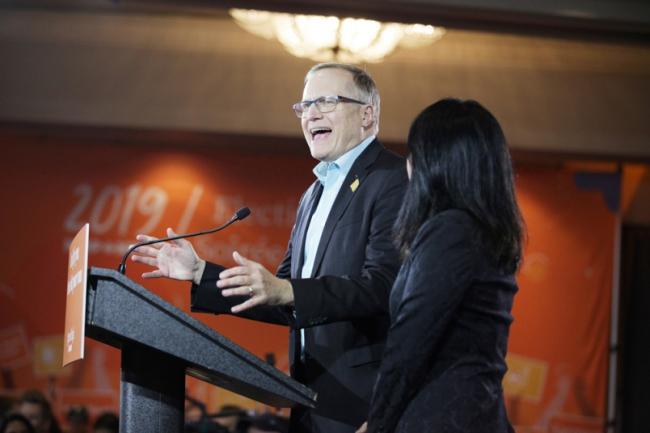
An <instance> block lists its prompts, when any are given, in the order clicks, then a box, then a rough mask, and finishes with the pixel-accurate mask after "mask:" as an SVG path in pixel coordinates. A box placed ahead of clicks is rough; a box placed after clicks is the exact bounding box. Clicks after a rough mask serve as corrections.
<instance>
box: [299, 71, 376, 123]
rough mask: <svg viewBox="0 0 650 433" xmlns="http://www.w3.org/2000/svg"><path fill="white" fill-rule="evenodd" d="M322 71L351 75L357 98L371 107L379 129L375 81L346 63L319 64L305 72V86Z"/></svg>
mask: <svg viewBox="0 0 650 433" xmlns="http://www.w3.org/2000/svg"><path fill="white" fill-rule="evenodd" d="M323 69H341V70H343V71H348V72H349V73H351V74H352V80H353V82H354V85H355V87H356V88H357V90H358V91H359V95H358V97H359V98H360V100H361V101H363V102H367V103H368V104H370V105H372V107H373V113H374V117H375V119H374V120H375V128H379V109H380V102H381V101H380V99H379V91H378V90H377V85H376V84H375V80H373V79H372V77H371V76H370V74H368V72H366V71H364V70H363V69H361V68H359V67H358V66H354V65H348V64H346V63H319V64H318V65H315V66H313V67H312V68H311V69H310V70H309V71H307V75H305V84H306V83H307V81H308V80H309V79H310V78H311V76H312V75H314V74H315V73H316V72H318V71H321V70H323ZM342 96H346V95H342Z"/></svg>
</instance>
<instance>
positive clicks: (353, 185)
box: [350, 178, 359, 192]
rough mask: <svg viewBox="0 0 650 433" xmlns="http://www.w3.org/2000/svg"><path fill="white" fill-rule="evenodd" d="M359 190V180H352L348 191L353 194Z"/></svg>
mask: <svg viewBox="0 0 650 433" xmlns="http://www.w3.org/2000/svg"><path fill="white" fill-rule="evenodd" d="M357 188H359V178H357V179H354V181H353V182H352V183H351V184H350V189H351V190H352V192H355V191H356V190H357Z"/></svg>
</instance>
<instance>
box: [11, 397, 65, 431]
mask: <svg viewBox="0 0 650 433" xmlns="http://www.w3.org/2000/svg"><path fill="white" fill-rule="evenodd" d="M18 412H19V413H20V414H21V415H23V416H24V417H25V418H27V419H28V420H29V422H30V423H31V424H32V426H33V427H34V430H35V431H36V433H50V432H51V431H52V430H53V429H54V428H55V426H57V425H58V424H56V420H55V419H54V415H53V414H52V407H51V406H50V402H49V401H48V400H47V398H45V396H44V395H43V393H42V392H40V391H37V390H30V391H26V392H25V393H24V394H23V395H22V396H21V397H20V399H19V400H18ZM57 430H58V429H57Z"/></svg>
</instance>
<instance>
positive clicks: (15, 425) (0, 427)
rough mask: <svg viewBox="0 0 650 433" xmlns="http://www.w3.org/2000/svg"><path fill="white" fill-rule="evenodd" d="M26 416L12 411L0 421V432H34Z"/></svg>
mask: <svg viewBox="0 0 650 433" xmlns="http://www.w3.org/2000/svg"><path fill="white" fill-rule="evenodd" d="M35 432H36V431H35V430H34V427H33V426H32V424H31V423H30V422H29V420H28V419H27V418H25V417H24V416H22V415H21V414H19V413H12V414H10V415H7V417H6V418H4V419H3V420H2V422H1V423H0V433H35Z"/></svg>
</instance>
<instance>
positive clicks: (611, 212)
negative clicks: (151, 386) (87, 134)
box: [0, 137, 618, 432]
mask: <svg viewBox="0 0 650 433" xmlns="http://www.w3.org/2000/svg"><path fill="white" fill-rule="evenodd" d="M5 141H6V140H5ZM9 144H10V145H9V146H7V145H6V146H4V149H5V151H4V152H5V154H4V156H3V158H2V160H1V161H0V173H1V174H0V176H2V185H3V186H2V190H1V191H0V203H2V205H3V211H2V226H1V233H0V235H1V236H2V239H3V241H4V243H5V246H6V247H5V248H3V253H2V260H0V305H2V312H1V315H0V344H1V347H2V349H1V350H0V368H1V369H2V372H3V374H2V380H3V383H2V390H3V393H4V394H10V395H16V394H18V393H20V392H21V391H22V390H24V389H27V388H31V387H36V388H40V389H42V390H46V391H47V393H48V395H49V396H50V397H51V398H52V400H53V402H54V403H55V407H56V408H57V410H58V413H59V414H60V413H62V411H64V410H65V409H67V407H68V406H69V405H71V404H85V405H87V406H88V407H89V408H90V410H91V413H92V414H96V413H97V412H98V411H100V410H104V409H113V410H117V409H118V406H119V353H118V352H117V351H116V350H115V349H113V348H111V347H108V346H106V345H103V344H101V343H98V342H95V341H92V340H88V339H87V340H86V355H85V359H84V360H83V361H81V362H76V363H73V364H71V365H69V366H66V367H65V368H61V367H60V365H61V358H60V356H61V351H62V350H61V347H62V335H63V329H64V309H65V295H66V281H67V273H66V272H67V269H66V264H67V260H68V256H67V249H68V245H69V243H70V241H71V239H72V237H73V236H74V234H75V233H76V232H77V231H78V230H79V228H80V227H81V226H82V225H83V224H84V223H86V222H89V223H90V233H91V236H90V252H89V262H90V265H91V266H99V267H110V268H115V267H116V266H117V265H118V264H119V261H120V258H121V256H122V254H123V253H124V252H125V251H126V249H127V247H128V245H129V244H131V243H133V242H134V240H135V235H136V234H138V233H148V234H151V235H154V236H164V234H165V230H166V228H167V227H171V228H173V229H174V230H175V231H176V232H179V233H182V232H189V231H195V230H200V229H205V228H210V227H214V226H217V225H220V224H221V223H223V222H225V221H226V220H227V219H228V218H230V216H231V215H232V214H233V213H234V212H235V211H236V210H237V209H238V208H240V207H242V206H248V207H250V208H251V210H252V214H251V216H250V217H249V218H247V219H246V220H244V221H242V222H238V223H237V224H235V225H234V226H232V227H230V228H228V229H226V231H223V232H221V233H218V234H215V235H210V236H204V237H202V238H197V239H196V240H194V241H193V244H194V245H195V248H196V250H197V252H198V253H199V255H201V256H203V257H204V258H206V259H208V260H211V261H216V262H219V263H223V264H225V265H230V264H232V263H233V261H232V257H231V254H232V252H233V251H234V250H235V249H236V250H238V251H239V252H240V253H242V254H243V255H244V256H247V257H249V258H251V259H253V260H256V261H259V262H261V263H262V264H264V265H265V266H267V267H269V268H270V269H275V267H276V266H277V265H278V264H279V263H280V261H281V259H282V256H283V254H284V251H285V247H286V244H287V240H288V238H289V233H290V230H291V227H292V224H293V221H294V218H295V211H296V207H297V203H298V200H299V197H300V194H301V193H302V192H303V191H304V189H305V188H306V187H307V186H308V185H309V184H310V183H311V182H312V180H313V175H312V173H311V168H312V166H313V165H314V161H313V160H311V159H310V158H308V157H307V156H302V157H300V156H292V155H273V154H263V155H256V154H252V153H248V154H246V153H238V152H236V151H218V152H217V151H210V150H208V149H203V148H201V149H196V148H193V149H181V148H178V147H176V148H171V147H165V148H162V149H157V148H153V147H152V146H150V145H148V146H145V145H138V144H137V143H132V144H131V145H125V144H119V145H109V144H106V143H105V142H101V141H100V142H98V143H92V142H88V143H81V142H79V141H76V142H75V143H66V142H65V141H64V140H62V139H52V138H50V139H35V138H27V137H22V138H20V139H16V138H14V139H13V141H12V142H11V143H9ZM262 144H263V143H262ZM261 147H262V146H260V148H261ZM305 153H307V151H306V150H305ZM73 166H74V170H70V168H71V167H73ZM578 180H579V179H578V174H576V173H571V172H569V171H565V170H550V169H532V168H526V169H523V170H520V171H519V174H518V180H517V182H518V195H519V199H520V203H521V206H522V208H523V211H524V216H525V218H526V223H527V227H528V236H529V240H528V244H527V250H526V256H525V261H524V266H523V268H522V271H521V274H520V278H519V281H520V291H519V293H518V295H517V297H516V298H515V308H514V311H513V314H514V316H515V322H514V324H513V327H512V331H511V338H510V350H509V359H508V363H509V366H510V372H509V373H508V375H507V376H506V379H505V380H504V386H505V389H506V393H507V400H508V409H509V414H510V417H511V420H512V421H513V423H514V424H515V425H516V426H517V430H518V431H522V432H525V431H528V430H527V429H529V431H531V432H532V431H535V432H560V431H576V430H575V428H576V427H575V426H576V425H579V426H580V427H579V428H580V429H582V430H580V431H585V432H592V431H602V425H603V423H604V421H603V417H604V414H605V393H606V383H607V354H608V350H607V348H608V345H607V342H608V326H609V310H610V291H611V285H612V284H611V283H612V261H613V245H614V233H615V228H616V212H615V209H610V207H608V205H607V200H606V198H607V197H606V195H607V194H606V193H603V187H602V185H601V184H599V183H596V184H595V185H596V186H597V187H598V188H600V189H598V188H596V189H588V188H586V187H585V185H583V184H581V183H580V182H579V181H578ZM608 182H609V183H611V184H612V185H613V186H612V188H614V189H616V188H617V185H618V184H617V183H616V182H617V180H616V179H611V180H606V181H605V183H606V184H608ZM583 183H584V182H583ZM587 184H588V185H587V187H588V186H589V185H590V184H589V181H588V182H587ZM608 185H609V184H608ZM605 189H606V188H605ZM145 270H146V267H144V266H141V265H139V264H134V263H133V262H128V265H127V275H128V276H129V277H130V278H132V279H134V280H136V281H137V282H138V283H140V284H142V285H144V286H145V287H147V288H149V289H150V290H151V291H152V292H154V293H156V294H158V295H160V296H161V297H163V298H164V299H166V300H167V301H168V302H170V303H172V304H173V305H175V306H177V307H179V308H181V309H183V310H184V311H189V284H187V283H183V282H176V281H164V280H143V279H142V278H141V277H140V274H141V273H142V272H144V271H145ZM194 317H196V318H198V319H199V320H201V321H203V322H205V323H207V324H208V325H210V326H211V327H213V328H214V329H216V330H217V331H218V332H220V333H222V334H224V335H225V336H226V337H228V338H230V339H232V340H233V341H235V342H236V343H237V344H239V345H241V346H243V347H244V348H246V349H248V350H250V351H251V352H253V353H254V354H256V355H257V356H259V357H261V358H264V357H269V358H270V356H269V354H273V358H275V360H276V366H277V367H278V368H280V369H282V370H284V371H287V370H288V360H287V330H286V329H284V328H282V327H278V326H273V325H265V324H259V323H255V322H252V321H248V320H243V319H237V318H232V317H221V316H219V317H217V316H212V315H205V314H195V315H194ZM188 392H189V393H190V394H192V395H193V396H194V397H196V398H198V399H200V400H203V401H206V402H207V403H208V407H209V408H211V409H214V408H216V407H217V406H218V405H220V404H223V403H226V402H234V403H238V404H242V405H244V406H247V407H255V406H256V405H257V404H256V403H254V402H250V401H248V400H243V399H241V398H239V397H237V396H234V395H231V394H229V393H226V392H225V391H223V390H220V389H217V388H215V387H213V386H211V385H208V384H204V383H201V382H198V381H195V380H189V379H188ZM567 426H569V427H567Z"/></svg>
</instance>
